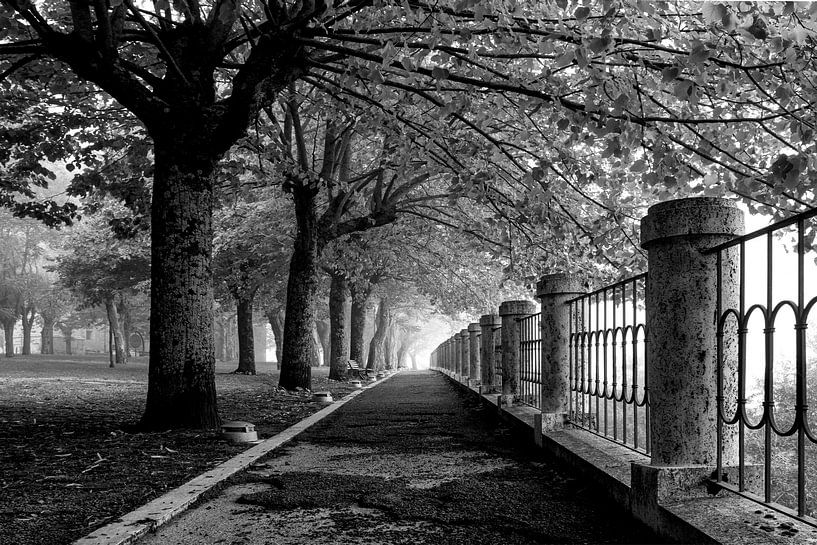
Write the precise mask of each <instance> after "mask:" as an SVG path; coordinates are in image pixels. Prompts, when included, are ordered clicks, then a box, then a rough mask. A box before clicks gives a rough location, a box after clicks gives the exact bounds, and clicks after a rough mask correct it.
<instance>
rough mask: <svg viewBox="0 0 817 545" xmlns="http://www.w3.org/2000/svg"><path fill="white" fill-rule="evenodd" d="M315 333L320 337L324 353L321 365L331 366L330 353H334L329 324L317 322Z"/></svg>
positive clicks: (325, 321) (323, 321)
mask: <svg viewBox="0 0 817 545" xmlns="http://www.w3.org/2000/svg"><path fill="white" fill-rule="evenodd" d="M315 332H316V333H317V335H318V342H320V345H321V352H323V360H322V361H321V365H329V360H330V358H331V354H330V352H331V351H332V347H331V346H330V344H331V343H330V342H329V322H328V321H327V320H317V321H315Z"/></svg>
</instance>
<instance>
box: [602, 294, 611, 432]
mask: <svg viewBox="0 0 817 545" xmlns="http://www.w3.org/2000/svg"><path fill="white" fill-rule="evenodd" d="M603 307H604V320H603V321H602V323H603V324H604V335H605V336H606V335H607V332H608V329H607V292H606V291H605V292H604V305H603ZM605 340H606V339H605ZM603 361H604V435H607V430H608V427H607V424H608V420H609V416H608V414H607V413H608V410H609V409H608V407H607V406H608V405H609V404H610V402H609V400H608V399H607V386H608V385H609V381H608V380H607V364H608V363H609V362H608V361H607V343H606V342H605V343H604V351H603Z"/></svg>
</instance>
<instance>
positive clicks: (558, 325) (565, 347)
mask: <svg viewBox="0 0 817 545" xmlns="http://www.w3.org/2000/svg"><path fill="white" fill-rule="evenodd" d="M584 292H585V287H584V279H583V278H582V277H581V276H580V275H577V274H568V273H556V274H548V275H545V276H543V277H542V278H541V279H540V280H539V282H538V283H537V284H536V297H537V298H538V299H539V301H540V303H541V306H542V319H541V335H542V400H541V408H542V413H543V415H542V424H543V428H544V429H545V430H552V429H558V428H561V427H563V424H564V421H565V418H566V416H567V411H568V399H569V395H570V384H569V378H570V308H569V305H568V304H567V301H569V300H570V299H574V298H576V297H578V296H580V295H581V294H583V293H584Z"/></svg>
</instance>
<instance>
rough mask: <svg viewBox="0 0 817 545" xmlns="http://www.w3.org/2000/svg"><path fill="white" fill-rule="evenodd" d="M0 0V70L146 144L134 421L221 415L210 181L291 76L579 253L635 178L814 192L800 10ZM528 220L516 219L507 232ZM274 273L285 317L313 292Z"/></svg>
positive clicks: (619, 227) (291, 318)
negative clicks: (285, 286) (1, 32)
mask: <svg viewBox="0 0 817 545" xmlns="http://www.w3.org/2000/svg"><path fill="white" fill-rule="evenodd" d="M3 5H4V6H6V7H7V11H4V12H3V13H2V15H0V25H2V26H3V28H4V29H8V30H9V32H10V34H9V38H7V39H6V41H5V43H3V44H2V47H1V48H0V53H2V54H3V55H4V56H5V58H6V60H5V61H4V64H3V72H2V74H3V75H4V76H6V78H8V76H7V74H11V75H17V74H26V71H27V70H28V71H29V73H30V72H32V71H33V72H34V73H35V74H36V73H38V72H41V73H45V74H53V73H54V72H57V71H59V70H64V69H65V68H66V67H68V68H70V70H71V71H72V72H73V73H74V74H76V75H77V76H78V77H80V78H82V79H83V80H87V81H90V82H93V83H94V84H95V85H96V86H98V87H99V88H101V89H102V90H104V91H105V92H107V93H108V94H110V96H112V97H113V98H114V99H116V100H117V101H118V102H119V103H120V104H121V105H122V106H124V108H126V109H128V110H129V111H130V112H132V113H133V115H134V116H136V117H137V118H138V119H139V120H140V122H141V123H143V124H144V125H145V127H146V129H147V132H148V133H149V134H150V137H151V139H152V141H153V146H154V157H155V163H156V165H155V166H156V168H155V172H154V183H153V192H154V195H153V201H152V202H153V208H152V210H151V216H152V224H153V231H152V233H153V235H152V236H153V268H152V274H153V276H152V278H153V282H152V284H151V286H152V290H153V295H152V304H151V309H152V312H153V313H154V314H153V320H152V323H153V327H152V333H151V334H152V335H154V336H155V338H154V339H152V343H151V345H152V347H153V348H154V349H153V350H152V352H151V359H152V364H151V369H152V372H151V383H150V387H149V393H148V403H147V407H146V414H145V417H144V422H145V425H146V426H147V427H151V426H159V425H165V423H167V425H171V426H179V425H182V426H184V425H194V426H205V427H211V426H214V425H215V424H216V423H217V420H218V417H217V413H216V410H215V393H214V388H213V370H212V362H213V348H212V339H211V337H210V336H208V335H207V332H208V330H209V328H210V327H211V324H212V310H211V304H210V302H211V300H212V283H211V281H210V280H211V278H210V276H211V274H210V273H211V261H210V249H211V240H212V221H211V211H212V209H213V172H214V170H215V165H216V163H217V162H218V161H219V160H220V159H221V157H222V156H223V155H224V154H225V153H226V152H227V150H228V149H229V148H230V147H231V146H232V145H233V144H234V143H235V142H236V140H237V139H238V138H239V137H241V136H242V135H243V134H244V132H245V130H246V128H247V126H248V124H250V123H251V122H252V121H254V120H255V119H256V117H257V114H258V112H260V111H262V110H264V109H265V108H266V107H267V106H269V105H270V104H273V103H274V101H275V99H276V98H277V97H280V96H283V94H284V93H283V91H284V90H286V89H289V88H291V86H292V84H293V82H295V81H296V80H298V81H300V82H302V83H304V84H305V85H307V86H309V87H311V88H312V89H314V90H315V92H321V93H323V94H324V95H327V96H333V97H337V99H338V100H342V101H359V103H360V104H366V105H367V106H368V108H369V110H370V111H371V112H372V113H373V114H376V116H378V117H380V116H382V117H389V118H393V119H397V120H400V121H401V123H403V125H404V127H406V130H407V131H409V132H410V136H409V139H415V137H416V138H423V139H426V142H427V150H428V155H429V156H434V159H433V161H435V162H437V163H438V164H440V165H441V164H449V165H450V169H449V172H452V171H453V172H457V173H458V174H457V176H458V177H459V180H458V182H462V183H458V184H457V185H458V187H460V188H461V191H469V190H470V188H474V187H476V191H477V192H482V193H483V194H484V195H483V196H484V197H486V198H490V199H494V200H495V205H496V206H497V207H498V208H502V211H501V212H502V213H503V214H505V215H511V212H510V211H511V210H513V209H514V204H515V203H514V202H513V199H504V198H502V191H501V186H502V183H501V181H502V180H503V179H504V180H505V182H507V183H509V184H510V183H513V184H514V185H515V187H516V188H517V189H518V191H517V192H516V194H515V197H519V199H518V200H519V202H524V201H525V197H533V196H535V195H537V194H538V197H537V199H538V200H539V202H538V203H537V204H536V206H535V207H534V208H533V209H540V210H542V211H543V212H545V216H549V217H548V218H547V221H548V222H555V223H559V222H561V223H563V224H564V225H565V227H564V228H563V229H562V231H572V232H578V233H581V237H583V238H585V239H587V240H588V241H590V243H591V244H593V245H595V244H596V243H595V242H594V241H595V240H596V238H597V237H596V236H594V235H596V234H597V233H603V234H604V235H605V238H609V239H611V240H612V239H614V238H615V239H618V240H626V239H627V238H631V236H632V227H633V223H632V222H633V220H632V217H630V215H629V214H627V215H621V214H619V204H625V203H626V200H627V199H629V198H631V197H632V196H633V195H634V194H638V193H640V188H641V187H642V186H647V187H648V188H649V193H650V194H651V196H652V197H653V198H655V197H660V196H661V195H669V194H681V193H684V192H687V193H710V194H711V193H714V192H718V191H720V190H722V189H723V188H728V190H730V191H732V192H734V193H737V194H740V195H744V196H745V197H746V198H747V199H750V200H751V199H755V201H759V202H756V203H755V204H756V206H757V208H758V209H759V210H767V209H768V211H770V212H775V211H780V213H784V212H786V211H788V210H791V209H792V208H799V207H803V206H804V205H806V204H807V203H808V202H809V200H810V199H811V198H813V195H812V194H811V187H810V185H809V184H808V183H806V182H805V180H806V176H807V175H808V174H811V172H810V170H811V169H812V167H810V166H809V164H810V161H809V159H810V158H811V157H813V155H814V146H813V142H812V139H811V138H810V134H811V132H813V123H812V122H811V121H810V119H809V118H808V115H806V114H805V113H804V112H808V111H809V109H810V101H811V99H810V97H811V96H812V94H813V86H812V83H811V82H812V81H813V78H812V77H810V76H811V74H812V73H813V72H814V57H813V56H812V55H811V51H810V44H809V43H808V40H810V38H809V33H810V30H809V28H808V25H809V24H810V23H811V21H812V20H813V18H814V17H813V14H812V13H811V12H810V11H808V8H807V7H804V6H799V7H798V6H795V5H793V4H770V5H766V4H759V5H754V4H749V3H738V4H734V5H729V6H726V5H724V4H712V5H708V7H707V9H706V10H703V12H698V10H697V8H696V6H695V5H692V4H690V5H687V4H683V5H680V6H679V5H676V4H674V3H673V4H668V3H664V2H658V3H655V4H652V3H646V2H636V3H634V4H631V3H618V2H604V3H602V4H600V5H597V6H592V7H591V6H585V5H578V6H577V5H575V4H573V3H568V2H562V1H558V2H556V4H555V5H554V4H545V5H542V4H541V3H539V2H534V3H524V2H522V3H513V4H507V3H504V2H494V1H486V2H481V3H473V2H456V3H453V2H442V3H433V4H430V3H427V2H424V1H422V0H408V1H406V2H400V3H398V2H379V3H370V2H365V1H362V2H357V1H352V2H350V3H340V4H338V5H334V4H333V5H328V4H326V3H314V2H302V3H295V4H293V5H288V4H286V3H282V2H277V1H270V2H265V3H263V5H258V4H254V3H245V4H242V3H239V2H234V1H232V0H229V1H228V0H218V1H216V2H214V3H213V4H212V5H208V6H202V5H201V4H200V3H199V2H196V1H195V0H182V1H181V2H177V3H173V4H171V5H169V6H168V5H157V7H156V8H155V9H154V10H149V9H142V7H141V6H140V7H137V6H136V5H134V4H133V3H132V2H130V1H126V2H124V3H122V4H115V5H109V6H108V5H105V6H98V7H96V8H95V9H94V13H93V15H92V14H91V6H90V5H85V4H83V5H79V4H72V5H71V6H70V7H71V9H70V13H69V12H68V11H67V10H66V9H65V7H64V6H63V5H60V4H43V5H38V4H35V3H32V2H20V1H17V0H3ZM11 21H13V22H14V25H11V24H10V22H11ZM667 44H670V45H667ZM778 59H782V60H778ZM45 79H47V78H45ZM66 79H67V78H65V79H64V80H63V81H66ZM68 83H70V84H73V85H77V82H75V81H73V80H70V79H68ZM82 90H83V91H84V92H90V91H92V89H82ZM418 105H422V106H423V107H421V108H417V106H418ZM512 111H513V112H517V113H518V115H517V116H516V118H517V120H516V122H514V123H512V124H509V125H505V122H506V121H507V119H508V118H509V117H510V116H508V115H505V116H504V118H503V117H502V116H499V120H498V121H497V122H494V119H495V118H496V117H495V116H496V115H497V113H499V112H504V113H505V114H508V113H509V112H512ZM440 121H442V122H440ZM453 126H457V127H465V128H468V129H469V130H471V131H473V133H474V134H476V135H478V136H479V137H480V138H483V139H484V140H485V141H487V142H488V143H489V144H490V145H487V146H485V147H484V148H477V149H478V151H480V152H482V151H485V152H486V153H485V154H484V155H483V154H482V153H477V154H475V153H474V150H473V149H471V151H470V152H460V149H459V146H453V147H448V146H447V145H446V144H447V143H448V141H447V139H446V137H445V135H446V132H447V131H448V130H451V128H452V127H453ZM762 133H765V134H768V135H770V136H771V137H772V138H771V139H769V138H766V137H765V136H763V135H762ZM510 135H516V136H515V137H510ZM762 138H763V139H764V140H772V143H771V144H769V143H767V142H766V141H763V140H761V139H762ZM463 143H464V144H465V148H468V147H469V146H470V144H471V142H463ZM452 150H454V151H452ZM541 150H545V151H544V152H542V151H541ZM679 150H680V151H681V153H677V152H678V151H679ZM597 152H598V153H597ZM747 152H748V154H749V157H750V158H749V159H747V158H746V154H747ZM482 156H485V157H488V158H489V159H490V161H491V162H492V163H494V164H496V165H498V168H495V169H489V170H484V169H483V170H482V171H476V170H475V169H473V168H472V167H474V166H477V163H479V162H480V161H479V160H474V161H471V160H463V157H472V158H473V157H482ZM610 164H612V165H613V167H614V168H609V166H610ZM509 165H510V166H511V168H510V169H508V166H509ZM532 165H533V166H532ZM710 165H713V167H712V168H710ZM436 166H437V165H435V170H436ZM622 166H626V167H628V168H626V169H624V168H615V167H622ZM625 171H626V172H625ZM710 172H711V173H710ZM612 173H615V175H613V174H612ZM460 174H461V175H460ZM517 174H519V175H521V174H525V175H530V176H529V177H527V178H520V177H519V176H517ZM478 175H479V176H478ZM486 176H487V178H486ZM719 176H720V177H719ZM293 179H301V178H298V176H297V175H294V176H293ZM574 180H578V181H580V182H581V184H582V185H576V184H575V183H574ZM553 181H560V183H559V184H554V186H553V188H554V190H552V189H551V185H550V184H551V182H553ZM293 184H294V190H293V195H296V194H297V197H294V198H295V200H296V203H297V205H296V207H300V210H301V211H302V212H303V213H304V214H303V215H302V216H303V218H304V221H302V222H300V225H299V227H300V228H301V231H302V232H304V233H310V232H312V229H313V228H314V227H315V225H316V223H315V222H313V221H312V220H314V219H315V218H316V215H315V214H313V213H312V212H311V210H312V202H313V201H314V196H313V195H311V193H312V192H313V191H314V187H312V186H311V185H310V183H306V182H305V181H304V180H303V179H302V182H293ZM481 185H485V186H487V187H486V188H485V189H483V188H481V187H480V186H481ZM558 185H563V186H564V187H565V188H566V189H564V192H561V191H557V190H556V189H559V188H558V187H557V186H558ZM587 188H590V189H592V191H590V192H588V191H586V189H587ZM12 189H16V188H12ZM528 201H529V202H531V201H533V199H530V198H529V199H528ZM563 201H564V202H563ZM591 207H592V210H591ZM625 208H627V206H626V204H625ZM577 211H583V212H588V213H589V216H590V217H589V218H585V217H582V216H579V215H577V214H576V212H577ZM513 215H514V216H515V219H517V220H523V218H522V217H520V214H513ZM636 217H637V216H636ZM596 219H600V221H599V222H598V223H597V224H594V229H588V228H587V227H585V225H584V224H585V223H587V224H588V225H590V224H593V223H594V222H595V220H596ZM528 227H529V225H526V223H525V221H519V222H518V223H517V224H516V226H515V227H514V229H518V230H522V231H525V232H528V231H530V229H528ZM567 234H568V235H569V236H572V234H571V233H567ZM304 237H305V239H307V241H308V239H309V237H308V236H306V235H304ZM604 242H605V240H601V241H600V243H604ZM603 246H604V247H607V248H611V247H614V245H612V244H603ZM296 248H297V249H298V250H299V251H302V252H303V255H304V256H306V259H301V258H298V259H294V260H293V273H297V272H298V271H299V270H311V264H312V262H313V261H314V259H313V257H312V256H314V255H315V254H316V252H315V251H314V250H315V249H316V248H315V247H313V246H312V245H311V244H309V243H306V242H305V241H302V242H301V243H298V245H296ZM296 253H297V252H296ZM613 261H614V260H613ZM611 266H612V265H611ZM294 277H297V274H291V275H290V279H292V278H294ZM291 281H292V282H293V285H292V288H291V290H290V294H289V297H288V301H289V304H290V305H292V307H291V308H295V306H297V305H301V304H302V303H304V302H307V301H306V300H307V299H308V298H309V296H310V293H311V291H310V290H312V289H313V287H314V285H313V284H311V283H310V282H305V283H304V284H303V285H301V284H299V283H298V282H296V281H295V280H291ZM301 299H303V300H301ZM177 309H178V310H179V312H178V313H177V312H176V310H177ZM307 312H308V310H307ZM306 318H309V316H307V317H306ZM287 323H288V324H289V325H287V326H286V328H285V329H286V330H287V334H286V336H285V344H286V346H285V350H284V360H285V364H286V362H287V361H288V360H289V359H291V360H292V361H293V364H292V365H291V366H288V365H285V367H286V368H285V369H283V370H282V371H283V372H282V379H283V380H284V381H285V382H286V383H288V384H289V383H291V384H296V383H303V382H305V381H308V373H305V372H304V371H303V370H304V369H305V367H304V365H303V364H302V363H301V360H299V359H298V358H299V357H300V356H301V355H302V354H303V353H305V352H306V346H307V343H306V340H307V338H308V325H309V324H310V323H311V321H310V320H305V319H304V317H303V316H299V315H294V314H293V313H291V312H290V313H288V315H287ZM287 347H289V348H287ZM167 415H173V416H172V418H171V419H170V420H168V419H167Z"/></svg>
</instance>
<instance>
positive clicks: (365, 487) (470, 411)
mask: <svg viewBox="0 0 817 545" xmlns="http://www.w3.org/2000/svg"><path fill="white" fill-rule="evenodd" d="M655 542H657V538H656V537H655V536H654V535H653V534H651V533H650V532H649V531H648V530H646V529H645V528H643V527H642V526H640V525H639V524H637V523H636V522H634V521H632V520H631V519H629V518H628V517H627V516H626V515H625V514H624V513H623V512H621V511H619V510H618V508H617V507H616V506H615V505H613V504H610V503H607V502H605V501H603V500H602V499H601V498H600V494H598V491H597V490H595V489H594V487H593V485H591V484H588V483H586V482H583V481H579V480H576V479H574V478H572V477H571V476H570V475H569V474H567V473H565V472H563V471H562V470H561V469H560V468H558V467H556V466H555V465H553V464H552V463H551V462H549V461H547V460H546V459H544V457H543V456H542V455H541V454H540V453H538V452H537V451H536V450H534V449H532V448H529V447H527V446H525V445H524V444H522V443H520V442H517V441H516V440H515V439H514V438H513V437H512V435H511V433H510V431H509V430H508V429H507V428H505V427H503V426H501V425H500V424H499V423H497V422H496V421H495V419H492V418H491V417H490V416H489V414H488V413H487V412H486V411H485V410H484V409H482V408H481V407H480V406H478V405H477V404H476V401H474V400H470V399H466V398H465V397H464V396H463V395H462V394H460V393H458V392H457V391H456V390H455V389H454V387H453V386H452V385H451V384H449V383H448V382H447V380H446V379H445V378H444V377H442V376H441V375H439V374H435V373H432V372H428V371H426V372H405V373H401V374H400V375H398V376H396V377H394V378H392V379H390V380H388V381H386V382H385V383H383V384H381V385H380V386H378V387H376V388H373V389H372V390H369V391H368V392H365V393H364V394H363V395H361V396H359V397H358V398H357V399H355V400H353V401H351V402H350V403H348V404H347V405H346V406H344V407H343V408H341V409H340V410H339V411H337V412H336V413H334V414H333V415H331V416H330V417H328V418H327V419H326V420H324V421H322V422H321V423H320V424H318V425H316V426H315V427H313V428H311V429H310V430H309V431H307V432H306V433H304V434H302V435H301V436H299V438H298V439H297V440H296V441H294V442H293V443H291V444H290V445H289V446H287V447H286V448H284V449H280V450H278V451H276V453H275V454H274V455H273V456H272V457H270V458H269V459H266V460H263V461H262V462H260V463H259V464H256V465H255V466H253V467H252V468H251V470H250V471H248V472H247V473H246V474H245V475H243V476H242V477H241V478H240V479H238V480H236V481H235V482H234V484H233V485H231V486H229V487H228V488H226V489H225V490H224V491H223V492H222V493H221V494H219V495H218V496H217V497H216V498H214V499H213V500H211V501H209V502H207V503H204V504H202V505H199V506H198V507H197V508H195V509H193V510H191V511H189V512H188V513H186V514H185V515H184V516H182V517H181V518H180V519H178V520H177V521H175V522H174V523H171V524H170V525H168V526H165V527H163V528H161V529H160V530H159V531H158V532H157V533H156V534H155V535H152V536H147V537H146V538H144V539H142V540H141V541H140V542H139V543H140V544H141V545H147V544H157V545H158V544H162V545H172V544H194V543H195V544H199V543H208V544H210V543H213V544H216V543H218V544H235V545H238V544H255V543H259V544H261V543H275V544H277V545H289V544H305V543H319V544H397V543H406V544H408V543H411V544H460V543H462V544H466V543H468V544H471V543H474V544H476V543H479V544H492V543H496V544H523V543H655Z"/></svg>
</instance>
